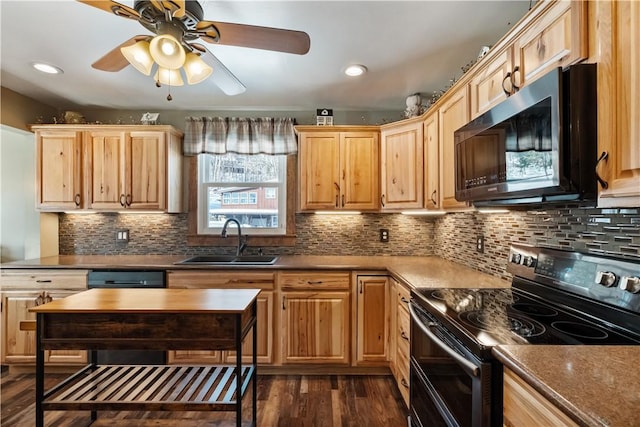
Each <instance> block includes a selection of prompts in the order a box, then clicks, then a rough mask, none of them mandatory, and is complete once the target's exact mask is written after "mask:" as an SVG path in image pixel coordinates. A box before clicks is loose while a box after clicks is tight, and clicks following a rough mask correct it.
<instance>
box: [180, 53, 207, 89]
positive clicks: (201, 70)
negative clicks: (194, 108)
mask: <svg viewBox="0 0 640 427" xmlns="http://www.w3.org/2000/svg"><path fill="white" fill-rule="evenodd" d="M212 72H213V68H211V67H210V66H209V64H207V63H206V62H204V61H203V60H202V58H200V56H199V55H197V54H195V53H193V52H189V53H188V54H187V57H186V59H185V61H184V73H185V75H186V76H187V83H188V84H190V85H194V84H197V83H200V82H202V81H203V80H205V79H206V78H207V77H209V76H210V75H211V73H212Z"/></svg>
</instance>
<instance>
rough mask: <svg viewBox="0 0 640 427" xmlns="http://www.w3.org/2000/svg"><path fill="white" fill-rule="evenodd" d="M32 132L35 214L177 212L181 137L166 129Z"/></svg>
mask: <svg viewBox="0 0 640 427" xmlns="http://www.w3.org/2000/svg"><path fill="white" fill-rule="evenodd" d="M33 129H34V130H35V132H36V140H37V141H38V168H37V174H38V176H37V182H38V191H37V194H38V207H39V209H41V210H50V211H63V210H69V209H91V210H108V211H114V210H124V209H134V210H135V209H139V210H158V211H166V212H181V211H182V210H183V203H182V147H181V141H182V134H181V133H180V132H178V131H177V130H176V129H174V128H172V127H171V126H110V125H38V126H33ZM71 153H73V154H74V156H73V157H72V156H71ZM71 178H73V179H74V180H76V181H77V183H76V182H75V181H73V180H71Z"/></svg>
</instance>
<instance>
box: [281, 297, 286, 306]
mask: <svg viewBox="0 0 640 427" xmlns="http://www.w3.org/2000/svg"><path fill="white" fill-rule="evenodd" d="M285 298H286V297H285V296H284V295H283V296H282V309H283V310H286V308H285V305H284V299H285Z"/></svg>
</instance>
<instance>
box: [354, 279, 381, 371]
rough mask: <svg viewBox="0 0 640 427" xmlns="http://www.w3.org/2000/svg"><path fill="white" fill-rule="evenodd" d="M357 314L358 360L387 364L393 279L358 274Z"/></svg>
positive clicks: (359, 362)
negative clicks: (390, 296)
mask: <svg viewBox="0 0 640 427" xmlns="http://www.w3.org/2000/svg"><path fill="white" fill-rule="evenodd" d="M356 313H357V320H356V322H357V330H356V337H357V340H356V363H357V364H366V363H367V362H373V363H376V364H386V362H387V360H388V354H389V353H388V347H389V346H388V342H389V281H388V278H387V276H369V275H358V276H357V278H356Z"/></svg>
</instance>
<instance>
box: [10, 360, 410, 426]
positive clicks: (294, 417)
mask: <svg viewBox="0 0 640 427" xmlns="http://www.w3.org/2000/svg"><path fill="white" fill-rule="evenodd" d="M65 377H66V375H62V374H48V375H47V376H46V384H45V388H49V387H51V386H52V385H53V384H55V383H56V382H58V381H59V380H60V379H62V378H65ZM34 379H35V377H34V375H32V374H9V373H8V372H6V371H5V372H2V382H1V384H0V401H1V411H2V412H1V414H2V415H1V420H0V425H1V426H2V427H13V426H19V427H32V426H34V425H35V422H34V420H35V416H34V414H35V381H34ZM247 400H248V399H247ZM257 400H258V417H257V418H258V426H260V427H272V426H273V427H276V426H277V427H307V426H309V427H325V426H327V427H329V426H333V427H335V426H345V427H377V426H380V427H396V426H397V427H405V426H406V425H407V414H408V411H407V409H406V408H405V406H404V402H403V400H402V397H401V396H400V393H399V391H398V389H397V388H396V385H395V383H394V380H393V377H391V376H384V375H355V376H351V375H261V376H259V377H258V396H257ZM243 418H244V417H243ZM145 420H146V421H145ZM187 420H188V425H193V426H198V427H204V426H227V425H235V423H234V422H233V420H234V417H233V414H227V413H211V412H174V413H169V412H100V413H99V415H98V421H99V422H98V423H97V425H100V426H120V425H126V426H131V427H134V426H136V427H138V426H141V425H145V426H147V425H149V426H150V425H153V426H179V427H182V426H185V425H187ZM88 423H89V415H88V412H56V411H47V412H45V425H46V426H48V427H71V426H73V427H76V426H86V425H88ZM94 425H96V424H94Z"/></svg>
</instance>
